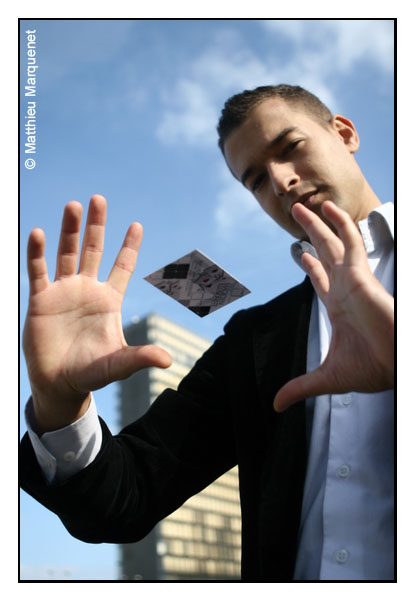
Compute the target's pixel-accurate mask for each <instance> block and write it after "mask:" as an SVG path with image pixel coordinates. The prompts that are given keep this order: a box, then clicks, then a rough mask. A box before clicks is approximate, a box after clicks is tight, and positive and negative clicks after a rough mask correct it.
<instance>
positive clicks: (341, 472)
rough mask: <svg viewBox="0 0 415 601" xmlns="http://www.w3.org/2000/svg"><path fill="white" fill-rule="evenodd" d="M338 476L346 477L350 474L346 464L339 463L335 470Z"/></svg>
mask: <svg viewBox="0 0 415 601" xmlns="http://www.w3.org/2000/svg"><path fill="white" fill-rule="evenodd" d="M337 475H338V476H339V478H348V477H349V475H350V467H349V466H348V465H346V464H345V465H341V466H340V467H339V469H338V470H337Z"/></svg>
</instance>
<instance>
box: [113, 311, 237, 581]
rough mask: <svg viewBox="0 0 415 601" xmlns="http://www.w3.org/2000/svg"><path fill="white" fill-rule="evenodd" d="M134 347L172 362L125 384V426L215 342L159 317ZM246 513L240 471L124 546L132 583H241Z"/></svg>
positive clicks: (139, 325) (129, 335) (142, 326)
mask: <svg viewBox="0 0 415 601" xmlns="http://www.w3.org/2000/svg"><path fill="white" fill-rule="evenodd" d="M124 333H125V337H126V340H127V342H128V344H131V345H141V344H157V345H159V346H161V347H162V348H164V349H166V350H167V351H168V352H169V353H170V355H171V357H172V359H173V363H172V366H171V367H170V368H169V369H167V370H162V369H157V368H149V369H145V370H142V371H139V372H137V373H136V374H134V375H132V376H131V377H130V378H128V379H127V380H123V381H122V382H121V384H120V385H121V402H120V415H121V426H122V427H123V426H125V425H127V424H129V423H131V422H132V421H134V420H136V419H138V417H140V416H141V415H143V414H144V413H145V411H146V410H147V409H148V408H149V406H150V404H151V403H152V402H153V401H154V399H155V398H156V397H157V396H158V395H159V394H160V393H161V392H162V391H163V390H164V389H165V388H173V389H175V388H177V386H178V384H179V382H180V381H181V380H182V378H183V377H184V376H185V375H186V374H187V373H188V371H189V370H190V369H191V368H192V367H193V365H194V363H195V361H196V360H197V359H198V358H199V357H200V356H201V355H202V353H203V352H204V351H205V350H206V349H207V348H208V347H209V346H210V344H211V342H210V341H209V340H207V339H205V338H201V337H200V336H198V335H196V334H194V333H193V332H191V331H189V330H187V329H185V328H182V327H181V326H178V325H176V324H175V323H173V322H172V321H170V320H168V319H166V318H164V317H161V316H160V315H157V314H150V315H148V316H147V317H145V318H143V319H141V320H140V321H138V322H136V323H133V324H132V325H131V326H129V327H127V328H126V329H125V331H124ZM240 555H241V512H240V504H239V489H238V471H237V468H234V469H232V470H230V471H229V472H227V473H226V474H224V475H223V476H221V477H220V478H218V480H216V481H215V482H214V483H212V484H211V485H210V486H208V487H207V488H205V490H203V491H201V492H200V493H199V494H197V495H195V496H194V497H192V498H190V499H189V500H188V501H187V502H186V503H185V504H184V505H183V506H182V507H180V508H179V509H177V511H175V512H174V513H173V514H171V515H170V516H168V517H167V518H165V519H164V520H162V521H161V522H160V523H159V524H158V525H157V526H156V527H155V528H154V529H153V530H152V532H150V534H148V535H147V536H146V537H145V538H144V539H143V540H142V541H139V542H137V543H130V544H122V545H120V578H121V579H126V580H237V579H239V578H240Z"/></svg>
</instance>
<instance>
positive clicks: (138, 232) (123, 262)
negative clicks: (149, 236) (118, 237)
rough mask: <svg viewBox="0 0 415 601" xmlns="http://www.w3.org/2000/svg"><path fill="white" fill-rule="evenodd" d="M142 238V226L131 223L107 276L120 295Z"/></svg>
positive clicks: (128, 277)
mask: <svg viewBox="0 0 415 601" xmlns="http://www.w3.org/2000/svg"><path fill="white" fill-rule="evenodd" d="M142 238H143V228H142V226H141V225H140V224H139V223H132V224H131V225H130V227H129V228H128V232H127V234H126V236H125V238H124V242H123V245H122V247H121V250H120V252H119V253H118V255H117V258H116V259H115V263H114V266H113V268H112V269H111V273H110V275H109V277H108V283H109V284H110V285H111V286H112V287H113V288H115V289H116V290H117V291H118V292H119V293H120V294H121V295H124V293H125V290H126V288H127V286H128V282H129V281H130V277H131V275H132V273H133V271H134V269H135V265H136V262H137V256H138V251H139V250H140V246H141V240H142Z"/></svg>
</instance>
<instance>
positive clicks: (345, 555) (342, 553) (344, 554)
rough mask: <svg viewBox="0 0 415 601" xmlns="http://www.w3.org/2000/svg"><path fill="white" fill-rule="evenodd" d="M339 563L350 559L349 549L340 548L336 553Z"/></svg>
mask: <svg viewBox="0 0 415 601" xmlns="http://www.w3.org/2000/svg"><path fill="white" fill-rule="evenodd" d="M335 558H336V561H337V563H346V561H347V560H348V559H349V551H347V549H338V550H337V551H336V553H335Z"/></svg>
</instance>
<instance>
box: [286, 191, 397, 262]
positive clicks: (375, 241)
mask: <svg viewBox="0 0 415 601" xmlns="http://www.w3.org/2000/svg"><path fill="white" fill-rule="evenodd" d="M394 218H395V210H394V204H393V203H392V202H387V203H385V204H382V205H380V206H379V207H377V208H376V209H374V210H373V211H371V212H370V213H369V215H368V217H367V218H366V219H362V221H359V223H358V226H359V230H360V233H361V234H362V238H363V243H364V245H365V248H366V252H367V253H368V254H370V253H372V252H374V251H375V250H376V249H379V247H381V246H383V245H385V244H386V243H387V242H390V241H392V242H393V240H394V231H395V219H394ZM304 252H309V253H310V254H312V255H313V256H314V257H317V252H316V250H315V248H314V246H312V245H311V244H310V243H309V242H306V241H304V240H297V241H296V242H294V243H293V244H292V245H291V256H292V258H293V259H294V261H295V262H296V263H297V265H298V266H299V267H301V269H303V270H304V268H303V266H302V264H301V256H302V254H303V253H304Z"/></svg>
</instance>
